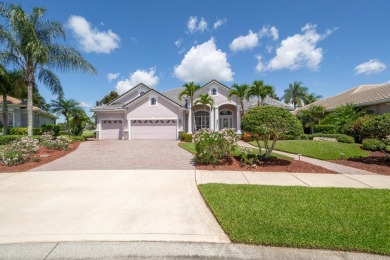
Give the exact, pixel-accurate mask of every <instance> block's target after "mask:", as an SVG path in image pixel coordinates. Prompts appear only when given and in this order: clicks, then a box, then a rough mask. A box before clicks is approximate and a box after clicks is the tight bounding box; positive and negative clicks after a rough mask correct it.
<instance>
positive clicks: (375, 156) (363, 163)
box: [330, 152, 390, 175]
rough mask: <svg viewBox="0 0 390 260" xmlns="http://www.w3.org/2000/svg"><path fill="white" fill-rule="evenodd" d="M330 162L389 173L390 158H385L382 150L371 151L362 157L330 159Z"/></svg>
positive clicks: (384, 173)
mask: <svg viewBox="0 0 390 260" xmlns="http://www.w3.org/2000/svg"><path fill="white" fill-rule="evenodd" d="M330 162H333V163H338V164H342V165H345V166H350V167H354V168H358V169H362V170H366V171H369V172H374V173H378V174H383V175H390V160H386V158H385V156H384V154H383V153H382V152H371V153H370V155H369V156H367V157H363V158H350V159H344V160H330Z"/></svg>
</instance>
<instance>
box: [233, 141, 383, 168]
mask: <svg viewBox="0 0 390 260" xmlns="http://www.w3.org/2000/svg"><path fill="white" fill-rule="evenodd" d="M237 143H238V145H239V146H242V147H248V148H254V149H256V148H257V147H255V146H253V145H251V144H249V143H246V142H244V141H242V140H239V141H238V142H237ZM273 152H274V153H277V154H282V155H285V156H288V157H291V158H294V159H295V160H301V161H303V162H307V163H311V164H314V165H317V166H321V167H322V168H325V169H328V170H332V171H334V172H338V173H341V174H349V175H376V173H373V172H369V171H365V170H361V169H357V168H353V167H349V166H344V165H341V164H337V163H331V162H328V161H323V160H319V159H314V158H310V157H306V156H302V155H301V156H298V155H296V154H292V153H286V152H282V151H276V150H274V151H273Z"/></svg>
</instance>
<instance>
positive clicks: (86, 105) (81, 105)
mask: <svg viewBox="0 0 390 260" xmlns="http://www.w3.org/2000/svg"><path fill="white" fill-rule="evenodd" d="M79 106H80V107H92V105H91V103H89V102H84V101H81V102H80V104H79Z"/></svg>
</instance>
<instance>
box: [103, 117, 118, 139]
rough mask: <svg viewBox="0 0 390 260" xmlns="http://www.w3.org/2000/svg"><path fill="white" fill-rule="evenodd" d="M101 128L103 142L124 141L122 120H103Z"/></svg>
mask: <svg viewBox="0 0 390 260" xmlns="http://www.w3.org/2000/svg"><path fill="white" fill-rule="evenodd" d="M101 127H102V139H103V140H120V139H122V120H102V121H101Z"/></svg>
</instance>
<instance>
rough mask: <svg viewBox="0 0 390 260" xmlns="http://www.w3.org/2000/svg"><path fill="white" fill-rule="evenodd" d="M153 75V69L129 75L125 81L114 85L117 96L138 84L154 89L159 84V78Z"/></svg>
mask: <svg viewBox="0 0 390 260" xmlns="http://www.w3.org/2000/svg"><path fill="white" fill-rule="evenodd" d="M155 73H156V69H155V68H150V69H149V70H142V69H138V70H136V71H135V72H133V73H130V75H129V77H128V78H127V79H124V80H120V81H118V82H117V83H116V90H117V92H118V94H119V95H121V94H123V93H125V92H126V91H128V90H129V89H131V88H133V87H135V86H136V85H138V84H140V83H143V84H145V85H146V86H148V87H151V88H155V87H156V86H157V85H158V82H159V78H158V76H156V75H155Z"/></svg>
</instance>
